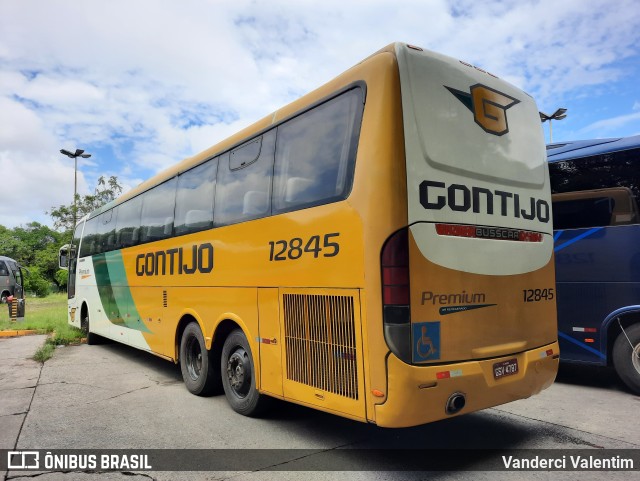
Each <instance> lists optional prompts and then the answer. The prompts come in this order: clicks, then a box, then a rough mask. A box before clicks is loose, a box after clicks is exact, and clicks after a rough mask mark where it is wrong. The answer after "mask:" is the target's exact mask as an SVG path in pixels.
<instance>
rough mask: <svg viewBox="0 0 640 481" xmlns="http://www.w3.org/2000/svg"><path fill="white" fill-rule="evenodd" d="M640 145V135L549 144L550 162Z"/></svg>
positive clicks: (548, 154)
mask: <svg viewBox="0 0 640 481" xmlns="http://www.w3.org/2000/svg"><path fill="white" fill-rule="evenodd" d="M636 147H640V135H634V136H632V137H618V138H612V139H593V140H574V141H571V142H557V143H554V144H548V145H547V158H548V159H549V162H558V161H561V160H568V159H576V158H580V157H589V156H592V155H598V154H606V153H609V152H618V151H620V150H629V149H633V148H636Z"/></svg>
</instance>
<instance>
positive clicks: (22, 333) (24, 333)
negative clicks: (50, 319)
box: [0, 329, 46, 338]
mask: <svg viewBox="0 0 640 481" xmlns="http://www.w3.org/2000/svg"><path fill="white" fill-rule="evenodd" d="M34 334H46V332H45V331H40V330H37V329H21V330H17V331H0V338H2V337H19V336H33V335H34Z"/></svg>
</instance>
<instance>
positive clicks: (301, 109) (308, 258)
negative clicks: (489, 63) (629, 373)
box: [69, 43, 558, 427]
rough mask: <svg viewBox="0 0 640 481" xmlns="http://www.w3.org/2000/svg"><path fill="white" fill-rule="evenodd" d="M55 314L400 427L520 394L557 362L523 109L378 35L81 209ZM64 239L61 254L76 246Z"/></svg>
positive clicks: (548, 223) (454, 64) (535, 388)
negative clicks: (267, 107)
mask: <svg viewBox="0 0 640 481" xmlns="http://www.w3.org/2000/svg"><path fill="white" fill-rule="evenodd" d="M72 245H73V246H77V248H72V249H71V254H72V255H71V263H70V279H71V281H70V287H69V321H70V323H71V324H73V325H75V326H79V327H80V326H81V327H82V328H83V329H84V330H86V331H87V333H88V341H89V343H91V342H93V340H95V336H96V335H100V336H104V337H108V338H110V339H114V340H117V341H120V342H123V343H126V344H128V345H131V346H134V347H137V348H140V349H143V350H146V351H149V352H152V353H154V354H157V355H159V356H162V357H164V358H166V359H169V360H171V361H174V362H177V363H178V362H179V363H180V366H181V369H182V375H183V377H184V381H185V384H186V386H187V388H188V389H189V390H190V391H191V392H192V393H194V394H199V395H202V394H207V393H211V392H212V391H215V390H217V389H219V388H220V386H222V388H223V389H224V392H225V394H226V396H227V399H228V401H229V403H230V404H231V406H232V408H233V409H234V410H236V411H237V412H239V413H242V414H245V415H254V414H256V413H258V412H259V411H260V410H261V409H262V408H263V407H264V403H265V401H266V400H268V399H269V398H271V397H273V398H278V399H283V400H287V401H291V402H295V403H299V404H303V405H305V406H309V407H313V408H316V409H320V410H323V411H327V412H331V413H334V414H338V415H341V416H345V417H348V418H352V419H356V420H359V421H365V422H371V423H376V424H378V425H379V426H391V427H393V426H397V427H399V426H412V425H418V424H423V423H427V422H430V421H435V420H438V419H442V418H446V417H448V416H453V415H457V414H462V413H468V412H471V411H475V410H478V409H483V408H487V407H489V406H495V405H498V404H502V403H506V402H508V401H512V400H515V399H520V398H526V397H528V396H531V395H532V394H535V393H537V392H539V391H540V390H541V389H544V388H546V387H548V386H549V385H550V384H551V383H552V382H553V380H554V378H555V375H556V371H557V366H558V344H557V329H556V302H555V294H554V289H555V283H554V261H553V233H552V219H551V193H550V187H549V177H548V166H547V162H546V156H545V146H544V140H543V137H542V131H541V129H540V119H539V116H538V109H537V107H536V104H535V102H534V101H533V99H532V98H531V97H530V96H529V95H527V94H525V93H524V92H522V91H520V90H518V89H517V88H515V87H513V86H512V85H510V84H508V83H506V82H504V81H502V80H500V79H498V78H497V77H495V76H494V75H491V74H489V73H487V72H485V71H483V70H481V69H479V68H475V67H473V66H472V65H469V64H468V63H465V62H462V61H458V60H454V59H451V58H448V57H445V56H442V55H438V54H435V53H432V52H428V51H424V50H423V49H421V48H418V47H413V46H409V45H406V44H399V43H398V44H393V45H390V46H388V47H387V48H385V49H383V50H381V51H379V52H377V53H376V54H374V55H372V56H371V57H369V58H367V59H366V60H364V61H362V62H361V63H359V64H358V65H356V66H355V67H353V68H351V69H350V70H348V71H347V72H345V73H343V74H342V75H340V76H339V77H337V78H336V79H334V80H332V81H330V82H329V83H327V84H326V85H324V86H322V87H320V88H319V89H317V90H315V91H313V92H311V93H310V94H308V95H306V96H304V97H303V98H301V99H299V100H297V101H295V102H293V103H291V104H290V105H288V106H286V107H283V108H282V109H280V110H278V111H276V112H274V113H273V114H271V115H269V116H267V117H266V118H264V119H263V120H261V121H259V122H257V123H255V124H254V125H252V126H250V127H248V128H246V129H245V130H243V131H242V132H239V133H238V134H236V135H234V136H233V137H231V138H229V139H227V140H225V141H223V142H221V143H219V144H217V145H215V146H213V147H211V148H210V149H208V150H206V151H204V152H202V153H200V154H198V155H195V156H193V157H191V158H188V159H186V160H183V161H182V162H180V163H179V164H177V165H176V166H174V167H173V168H170V169H169V170H167V171H166V172H163V173H161V174H159V175H157V176H155V177H154V178H152V179H151V180H149V181H147V182H145V183H144V184H142V185H140V186H139V187H137V188H135V189H134V190H132V191H131V192H129V193H127V194H125V195H123V196H122V197H120V198H119V199H117V200H116V201H114V202H112V203H110V204H108V205H105V206H104V207H102V208H101V209H99V210H97V211H96V212H94V213H92V214H91V215H89V216H87V217H86V218H85V219H83V220H82V221H81V222H80V223H79V224H78V226H77V229H76V231H75V235H74V241H73V244H72ZM75 251H77V253H76V252H75Z"/></svg>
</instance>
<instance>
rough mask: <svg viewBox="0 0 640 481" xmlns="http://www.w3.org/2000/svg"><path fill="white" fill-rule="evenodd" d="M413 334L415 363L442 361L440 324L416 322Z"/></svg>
mask: <svg viewBox="0 0 640 481" xmlns="http://www.w3.org/2000/svg"><path fill="white" fill-rule="evenodd" d="M412 334H413V335H412V338H413V339H412V344H413V361H414V362H420V361H430V360H433V359H440V323H439V322H416V323H414V324H413V326H412Z"/></svg>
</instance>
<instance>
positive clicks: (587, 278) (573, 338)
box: [547, 135, 640, 393]
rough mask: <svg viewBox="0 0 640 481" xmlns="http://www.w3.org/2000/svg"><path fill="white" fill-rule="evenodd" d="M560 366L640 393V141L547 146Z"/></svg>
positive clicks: (627, 139) (569, 143) (604, 140)
mask: <svg viewBox="0 0 640 481" xmlns="http://www.w3.org/2000/svg"><path fill="white" fill-rule="evenodd" d="M547 156H548V159H549V170H550V177H551V189H552V192H553V218H554V219H553V221H554V231H555V232H554V241H555V256H556V279H557V284H556V287H557V305H558V331H559V332H558V338H559V341H560V352H561V357H560V359H561V360H562V361H568V362H576V363H588V364H595V365H602V366H611V365H613V366H614V367H615V369H616V371H617V373H618V375H619V376H620V378H621V379H622V380H623V381H624V383H625V384H626V385H627V386H628V387H629V388H630V389H631V390H633V391H634V392H636V393H640V213H639V211H638V204H640V135H638V136H634V137H626V138H616V139H597V140H588V141H576V142H565V143H555V144H550V145H548V146H547Z"/></svg>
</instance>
